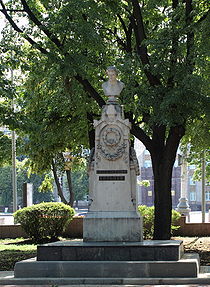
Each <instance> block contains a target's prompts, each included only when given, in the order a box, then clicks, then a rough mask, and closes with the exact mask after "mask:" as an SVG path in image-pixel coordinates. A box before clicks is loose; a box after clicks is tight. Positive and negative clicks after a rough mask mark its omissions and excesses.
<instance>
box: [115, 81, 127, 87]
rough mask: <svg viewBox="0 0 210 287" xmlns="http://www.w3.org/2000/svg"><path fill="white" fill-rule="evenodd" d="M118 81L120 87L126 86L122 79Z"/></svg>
mask: <svg viewBox="0 0 210 287" xmlns="http://www.w3.org/2000/svg"><path fill="white" fill-rule="evenodd" d="M117 83H118V85H119V86H120V87H123V88H124V87H125V84H124V83H123V82H121V81H117Z"/></svg>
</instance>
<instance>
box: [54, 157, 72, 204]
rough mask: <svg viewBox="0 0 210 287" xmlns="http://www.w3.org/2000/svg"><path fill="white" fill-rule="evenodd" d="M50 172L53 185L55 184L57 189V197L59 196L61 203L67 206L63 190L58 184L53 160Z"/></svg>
mask: <svg viewBox="0 0 210 287" xmlns="http://www.w3.org/2000/svg"><path fill="white" fill-rule="evenodd" d="M52 171H53V176H54V179H55V184H56V187H57V191H58V195H59V196H60V198H61V201H62V202H63V203H65V204H68V202H67V200H66V199H65V197H64V195H63V190H62V188H61V184H60V182H59V178H58V175H57V170H56V166H55V163H54V160H52Z"/></svg>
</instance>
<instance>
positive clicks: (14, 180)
mask: <svg viewBox="0 0 210 287" xmlns="http://www.w3.org/2000/svg"><path fill="white" fill-rule="evenodd" d="M13 79H14V75H13V70H12V69H11V83H12V84H13ZM12 110H13V111H14V110H15V104H14V99H12ZM12 194H13V212H15V211H17V170H16V134H15V131H12Z"/></svg>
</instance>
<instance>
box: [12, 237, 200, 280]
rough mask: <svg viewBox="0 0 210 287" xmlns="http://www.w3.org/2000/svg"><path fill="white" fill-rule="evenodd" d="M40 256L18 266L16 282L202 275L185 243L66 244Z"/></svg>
mask: <svg viewBox="0 0 210 287" xmlns="http://www.w3.org/2000/svg"><path fill="white" fill-rule="evenodd" d="M37 256H38V258H37V259H38V260H37V261H36V259H29V260H24V261H21V262H18V263H16V264H15V270H14V275H15V278H37V279H40V278H46V279H47V278H57V279H58V278H69V279H70V278H72V279H73V278H74V279H75V280H78V279H79V278H82V279H83V282H82V283H81V284H84V282H85V280H87V279H88V278H89V279H92V280H97V279H103V280H108V279H113V281H112V284H111V285H113V284H116V282H117V281H116V280H115V281H114V279H117V280H123V279H125V278H132V279H134V278H135V279H140V278H196V277H197V276H198V273H199V256H198V254H192V253H189V254H183V243H182V241H175V240H167V241H166V240H160V241H158V240H154V241H153V240H150V241H143V242H127V243H126V242H95V243H94V242H91V243H90V242H83V241H73V242H72V241H62V242H54V243H49V244H44V245H41V246H38V252H37ZM95 282H99V284H101V282H102V281H95ZM104 282H106V281H104ZM160 282H162V279H159V283H160ZM97 284H98V283H97ZM102 284H104V283H102ZM118 284H119V283H118Z"/></svg>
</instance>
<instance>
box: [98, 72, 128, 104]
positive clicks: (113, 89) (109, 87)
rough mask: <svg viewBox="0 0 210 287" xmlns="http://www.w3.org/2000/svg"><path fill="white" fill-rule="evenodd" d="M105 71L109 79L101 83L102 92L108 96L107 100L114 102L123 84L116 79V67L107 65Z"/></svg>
mask: <svg viewBox="0 0 210 287" xmlns="http://www.w3.org/2000/svg"><path fill="white" fill-rule="evenodd" d="M106 73H107V75H108V77H109V80H108V81H107V82H104V83H103V84H102V88H103V91H104V94H105V96H108V102H116V100H117V97H118V96H119V95H120V93H121V91H122V90H123V88H124V87H125V84H124V83H123V82H121V81H119V80H117V69H116V68H115V67H114V66H110V67H108V68H107V70H106Z"/></svg>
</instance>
